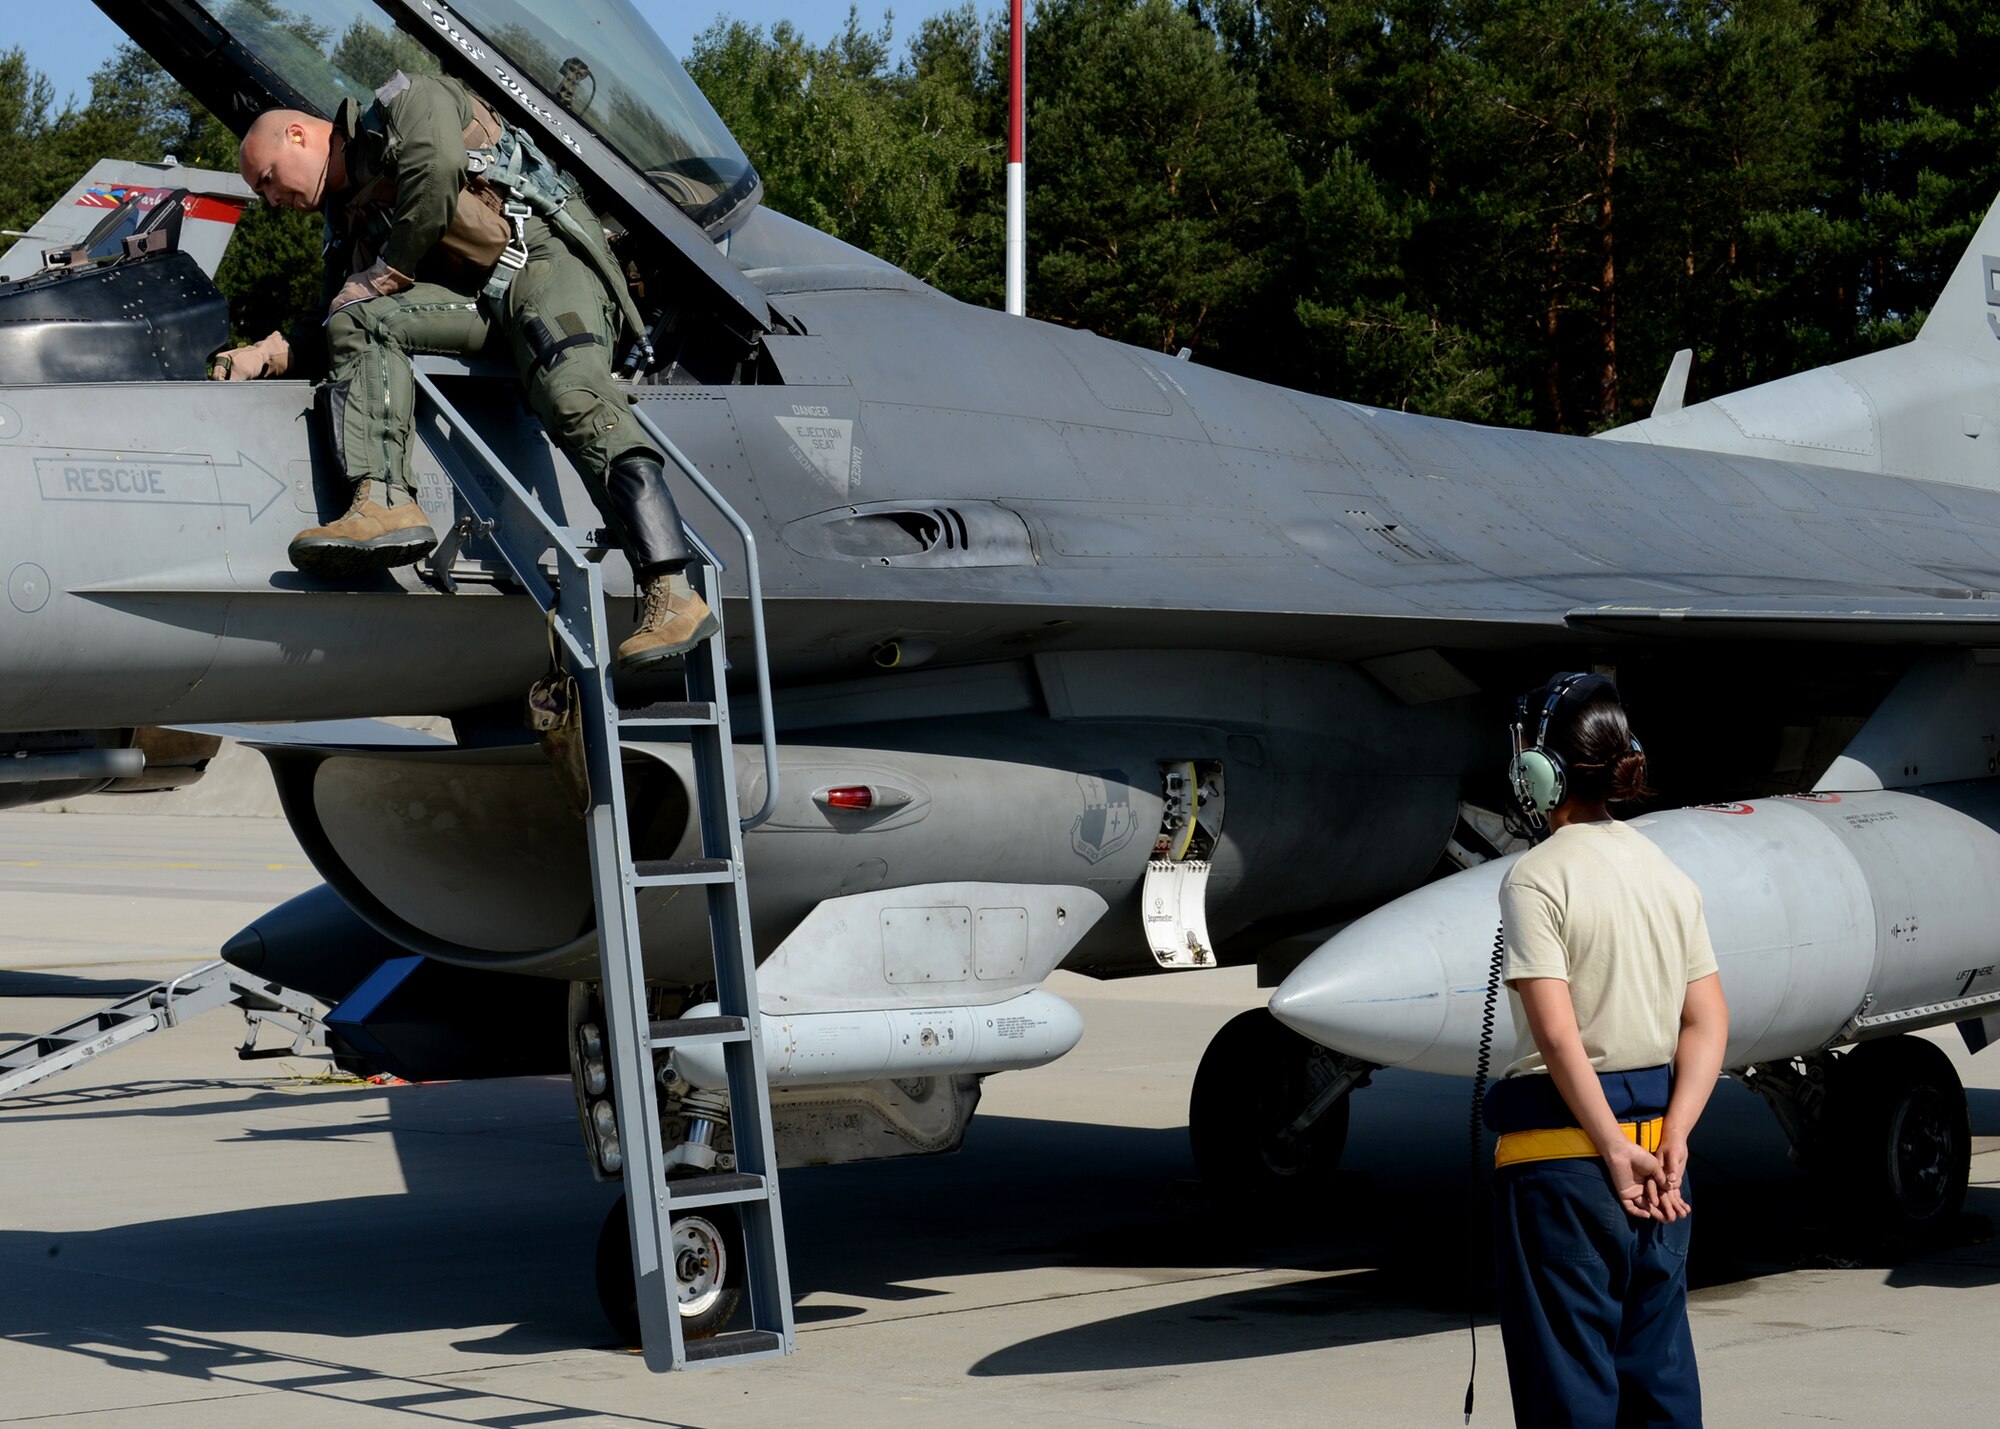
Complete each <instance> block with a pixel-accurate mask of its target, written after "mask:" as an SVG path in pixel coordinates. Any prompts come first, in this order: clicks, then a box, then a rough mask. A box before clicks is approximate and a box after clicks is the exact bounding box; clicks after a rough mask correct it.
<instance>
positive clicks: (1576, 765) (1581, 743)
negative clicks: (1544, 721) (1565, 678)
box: [1548, 700, 1653, 804]
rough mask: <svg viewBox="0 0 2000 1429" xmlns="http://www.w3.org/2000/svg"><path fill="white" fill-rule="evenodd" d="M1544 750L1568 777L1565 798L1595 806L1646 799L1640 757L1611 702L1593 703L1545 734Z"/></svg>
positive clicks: (1649, 794)
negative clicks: (1546, 747)
mask: <svg viewBox="0 0 2000 1429" xmlns="http://www.w3.org/2000/svg"><path fill="white" fill-rule="evenodd" d="M1548 742H1549V744H1550V745H1551V746H1553V747H1554V748H1555V750H1556V752H1557V753H1559V754H1561V755H1562V757H1563V764H1564V765H1565V767H1567V769H1568V771H1569V793H1570V794H1571V795H1572V796H1574V797H1576V798H1579V799H1584V800H1587V801H1589V802H1592V803H1595V802H1597V801H1598V800H1600V799H1602V800H1604V801H1606V802H1608V803H1613V804H1629V803H1633V802H1636V801H1638V800H1641V799H1650V798H1652V796H1653V790H1652V789H1651V787H1650V786H1648V784H1647V783H1646V755H1645V752H1644V751H1643V750H1641V749H1639V748H1638V747H1637V741H1636V740H1634V739H1633V738H1632V727H1631V725H1629V724H1627V723H1626V721H1625V709H1624V707H1623V706H1622V705H1620V704H1619V703H1618V702H1617V701H1616V700H1593V701H1592V702H1591V703H1589V704H1587V705H1584V706H1583V707H1582V708H1581V709H1579V710H1577V711H1576V712H1575V713H1574V714H1572V715H1571V716H1570V718H1568V719H1567V720H1560V721H1559V722H1558V723H1556V724H1555V726H1554V727H1552V728H1551V729H1550V730H1549V740H1548Z"/></svg>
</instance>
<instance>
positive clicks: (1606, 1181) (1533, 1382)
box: [1493, 1156, 1701, 1429]
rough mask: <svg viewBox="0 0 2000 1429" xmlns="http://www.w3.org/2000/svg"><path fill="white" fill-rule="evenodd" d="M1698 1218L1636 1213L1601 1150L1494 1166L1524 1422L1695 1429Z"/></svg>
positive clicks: (1511, 1370)
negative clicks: (1692, 1269) (1692, 1307)
mask: <svg viewBox="0 0 2000 1429" xmlns="http://www.w3.org/2000/svg"><path fill="white" fill-rule="evenodd" d="M1681 1194H1682V1195H1683V1196H1685V1195H1686V1194H1687V1183H1686V1182H1685V1181H1683V1182H1682V1185H1681ZM1690 1204H1692V1201H1690ZM1692 1225H1693V1217H1691V1216H1689V1217H1683V1218H1682V1219H1681V1220H1678V1221H1676V1222H1674V1223H1673V1224H1672V1225H1662V1224H1660V1223H1659V1222H1658V1221H1640V1220H1634V1219H1633V1218H1632V1217H1631V1216H1629V1215H1627V1214H1626V1213H1625V1210H1624V1208H1623V1207H1622V1206H1620V1205H1619V1203H1618V1196H1617V1193H1616V1192H1614V1191H1613V1190H1612V1189H1611V1178H1610V1176H1609V1175H1608V1174H1607V1173H1606V1171H1605V1168H1604V1163H1603V1162H1602V1161H1600V1160H1598V1159H1597V1158H1596V1157H1594V1156H1590V1157H1568V1158H1564V1159H1562V1160H1556V1161H1531V1162H1527V1163H1524V1164H1521V1165H1517V1166H1507V1167H1503V1168H1502V1169H1500V1170H1499V1171H1497V1172H1495V1173H1494V1184H1493V1254H1494V1260H1495V1262H1496V1265H1497V1269H1498V1273H1499V1291H1500V1338H1501V1341H1502V1343H1503V1344H1504V1345H1505V1347H1506V1350H1507V1377H1508V1380H1509V1381H1510V1383H1511V1386H1512V1389H1513V1395H1514V1422H1515V1423H1516V1424H1517V1425H1522V1426H1531V1429H1572V1426H1573V1429H1637V1426H1642V1425H1643V1426H1647V1429H1656V1426H1659V1427H1660V1429H1663V1426H1673V1429H1698V1426H1699V1425H1700V1424H1701V1382H1700V1379H1699V1378H1698V1376H1697V1374H1696V1372H1695V1363H1694V1341H1693V1339H1692V1338H1691V1336H1690V1335H1689V1333H1688V1318H1687V1253H1688V1235H1689V1230H1690V1228H1691V1227H1692Z"/></svg>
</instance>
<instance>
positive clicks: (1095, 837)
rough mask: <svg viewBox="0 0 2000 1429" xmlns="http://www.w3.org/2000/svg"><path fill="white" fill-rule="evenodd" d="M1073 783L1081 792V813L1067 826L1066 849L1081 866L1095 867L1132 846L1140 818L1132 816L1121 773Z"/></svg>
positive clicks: (1112, 771) (1106, 773)
mask: <svg viewBox="0 0 2000 1429" xmlns="http://www.w3.org/2000/svg"><path fill="white" fill-rule="evenodd" d="M1076 782H1077V787H1078V788H1080V789H1081V790H1082V791H1083V811H1082V812H1081V813H1079V814H1078V815H1077V816H1076V822H1075V823H1074V824H1072V825H1070V830H1069V846H1070V847H1071V848H1072V849H1074V850H1075V851H1076V853H1077V856H1078V857H1079V858H1081V859H1083V860H1084V862H1086V863H1098V862H1100V861H1102V860H1104V859H1107V858H1109V857H1111V855H1112V854H1114V853H1116V852H1118V850H1120V849H1121V848H1123V847H1125V845H1126V844H1128V843H1130V842H1132V835H1133V833H1134V832H1135V831H1136V830H1137V829H1138V827H1139V816H1138V815H1137V814H1135V813H1133V812H1132V801H1131V797H1130V795H1131V790H1130V789H1129V788H1128V787H1127V786H1126V782H1125V774H1124V771H1123V770H1118V769H1107V770H1105V771H1104V772H1103V773H1102V774H1079V775H1077V776H1076Z"/></svg>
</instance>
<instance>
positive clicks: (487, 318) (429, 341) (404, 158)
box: [294, 75, 659, 524]
mask: <svg viewBox="0 0 2000 1429" xmlns="http://www.w3.org/2000/svg"><path fill="white" fill-rule="evenodd" d="M481 107H482V108H483V106H481ZM485 112H486V113H487V114H488V115H489V116H490V113H491V111H485ZM477 119H478V111H477V110H476V109H475V105H474V101H473V99H472V98H471V96H470V95H469V94H468V92H467V91H466V90H465V88H464V87H463V86H462V85H460V84H458V83H457V82H456V81H455V80H451V79H445V78H441V77H438V76H433V75H417V76H409V77H406V76H400V75H399V76H398V77H397V79H396V80H395V81H394V82H392V83H391V84H390V85H387V86H384V88H383V89H382V90H381V91H379V92H378V96H377V98H376V100H375V102H374V103H373V104H371V105H369V106H368V108H367V109H366V110H365V111H364V110H362V109H360V107H359V106H358V105H356V104H355V103H354V102H353V101H349V102H348V103H346V104H344V105H342V106H341V110H340V112H339V114H338V115H337V116H336V117H335V121H334V122H335V126H336V130H337V131H338V132H337V136H336V140H335V142H337V143H341V142H344V144H345V150H344V154H343V158H344V161H345V164H346V168H347V178H348V182H347V185H346V187H345V188H344V189H343V190H342V191H341V192H340V193H337V194H331V195H329V197H328V199H327V203H326V218H327V226H328V231H329V238H330V240H331V242H330V246H329V249H328V267H327V291H326V297H327V299H328V301H331V299H332V297H333V294H334V293H335V292H336V291H338V289H339V287H340V285H341V284H342V282H344V281H345V279H346V278H347V277H348V276H349V275H350V274H354V273H359V272H361V271H362V270H364V269H366V268H368V267H369V266H370V265H371V264H373V263H375V262H376V261H377V260H378V259H380V260H383V261H386V262H387V263H388V265H389V266H390V267H391V268H393V269H395V270H397V271H398V272H400V273H403V274H406V275H408V276H410V277H412V278H414V279H416V282H415V285H414V286H412V287H410V288H407V289H405V290H403V291H402V292H399V293H395V294H393V295H390V296H386V297H374V298H368V299H366V300H364V301H361V302H356V303H350V304H348V305H347V306H345V307H342V308H341V309H340V310H339V311H337V312H335V313H334V314H333V315H332V316H331V317H330V318H328V319H327V321H326V325H325V340H326V351H327V357H328V361H329V365H330V366H329V372H328V377H329V381H328V386H327V393H328V406H329V413H328V415H329V419H330V426H331V429H332V432H333V439H334V444H335V449H336V452H337V454H338V456H339V458H340V461H341V464H342V465H343V467H344V468H345V469H346V472H347V475H348V476H349V477H350V478H351V479H353V480H355V481H368V482H373V483H377V484H378V485H377V487H376V490H375V493H374V494H375V499H376V500H377V501H380V502H381V503H382V504H383V505H385V506H393V505H397V504H401V503H402V502H406V501H414V500H415V499H416V496H415V493H416V483H415V479H414V477H413V476H412V475H411V471H410V441H411V437H412V426H413V423H414V414H415V401H416V390H415V384H414V382H413V380H412V377H411V372H410V357H411V355H412V354H417V353H441V354H449V355H464V356H488V357H494V358H497V357H499V356H501V354H502V353H503V352H504V353H505V354H506V355H507V356H508V357H510V358H511V359H512V361H513V363H514V365H515V367H516V369H517V370H518V371H519V372H520V373H521V376H522V380H523V382H524V383H525V384H526V387H527V395H528V404H529V406H530V407H531V408H532V409H533V410H534V412H535V415H536V416H538V417H540V418H541V420H542V423H543V425H544V426H545V427H547V429H548V431H549V434H550V436H551V437H553V438H554V439H555V442H556V444H557V445H558V446H560V447H561V448H562V449H563V451H564V452H566V453H567V454H568V455H569V457H570V459H571V460H572V461H573V462H574V463H575V465H576V467H577V469H578V471H579V472H581V474H582V475H583V477H584V480H585V483H586V484H587V485H588V486H589V488H590V491H591V495H592V497H593V499H595V500H596V502H597V504H598V506H599V508H600V509H601V510H605V511H606V512H607V513H613V512H614V508H615V506H616V503H615V502H613V501H611V500H609V499H607V495H606V491H605V476H606V473H607V471H608V470H609V468H610V467H611V464H612V463H613V462H616V461H618V460H619V459H620V458H622V457H625V456H628V455H631V454H633V453H642V454H645V455H647V456H650V457H652V458H653V459H654V460H658V459H659V452H658V451H657V449H656V448H655V447H654V445H653V444H652V443H651V442H650V441H649V440H648V439H647V437H646V435H645V433H644V432H643V430H642V429H641V428H640V427H639V425H638V423H637V422H636V421H635V420H634V419H633V417H632V414H631V412H630V411H629V410H628V408H629V406H630V401H629V399H628V398H627V396H626V394H625V393H624V392H623V391H622V390H621V389H620V388H619V386H618V383H617V381H616V379H614V378H613V376H612V373H611V359H612V354H613V351H614V346H615V343H616V341H617V335H618V327H619V324H618V310H617V307H616V306H615V304H614V302H613V299H612V297H611V295H610V294H609V293H608V292H607V291H606V290H605V285H604V280H603V279H602V278H601V277H600V276H599V274H598V271H597V269H596V268H594V267H593V266H592V265H591V264H590V263H588V262H587V261H585V259H584V258H583V257H582V256H580V255H579V254H578V253H576V252H575V251H574V250H573V249H572V247H571V245H570V243H569V241H568V240H566V239H565V238H563V237H562V236H561V235H559V234H557V233H555V232H554V231H553V230H552V229H551V228H550V227H549V225H548V224H547V223H545V222H544V221H543V220H542V219H541V218H539V217H536V218H530V219H529V220H528V221H527V238H528V262H527V266H526V267H524V268H523V269H521V271H520V272H519V273H517V274H516V275H515V277H514V281H513V282H512V283H511V284H509V285H508V288H507V291H506V295H505V297H504V298H503V299H502V301H501V302H500V303H499V305H498V306H499V311H497V312H494V311H489V305H488V304H487V303H486V302H485V301H484V300H482V299H481V297H480V289H481V288H482V286H483V285H484V283H485V281H486V277H487V273H488V272H490V271H491V260H490V258H487V259H486V261H484V262H481V261H480V260H481V259H482V258H485V253H484V252H482V251H481V247H480V245H481V242H482V239H481V237H480V234H481V232H482V231H490V230H492V229H493V228H494V226H495V225H496V224H497V225H498V228H499V231H501V232H502V233H504V232H505V224H504V221H501V220H499V219H498V218H497V215H493V214H491V213H490V211H489V213H486V214H478V213H474V212H471V211H469V210H467V206H468V205H471V204H474V203H477V202H478V199H476V198H475V197H474V195H473V194H472V193H471V192H470V191H468V190H467V187H466V184H467V178H466V159H465V155H466V147H467V137H468V135H469V134H471V133H474V132H476V124H477ZM462 210H463V211H462ZM569 210H570V211H571V212H572V213H574V214H576V216H577V218H578V219H579V221H580V222H581V223H583V224H584V225H586V226H587V227H588V226H593V225H596V223H597V220H596V218H595V216H594V215H592V214H591V213H590V212H589V211H588V209H586V208H585V207H584V206H583V203H582V201H581V200H580V199H571V200H570V203H569ZM482 226H483V227H482ZM468 233H470V234H471V236H470V237H469V238H468V237H467V236H466V235H467V234H468ZM488 251H490V250H488ZM298 348H299V344H297V343H295V344H294V350H295V351H297V350H298ZM613 519H614V521H615V520H616V515H615V514H613ZM620 524H623V523H620Z"/></svg>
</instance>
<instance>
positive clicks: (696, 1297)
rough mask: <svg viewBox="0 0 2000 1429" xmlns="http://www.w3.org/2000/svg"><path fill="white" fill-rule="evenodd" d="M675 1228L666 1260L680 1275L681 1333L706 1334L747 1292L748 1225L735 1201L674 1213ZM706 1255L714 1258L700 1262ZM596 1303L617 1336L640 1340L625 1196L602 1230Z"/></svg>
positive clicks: (715, 1328)
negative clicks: (745, 1227)
mask: <svg viewBox="0 0 2000 1429" xmlns="http://www.w3.org/2000/svg"><path fill="white" fill-rule="evenodd" d="M673 1234H674V1241H675V1244H674V1245H673V1246H672V1247H670V1248H669V1250H668V1254H667V1263H668V1265H669V1267H671V1268H672V1269H673V1270H674V1272H675V1274H676V1277H677V1278H678V1279H679V1281H680V1288H679V1293H680V1298H681V1335H682V1337H683V1338H685V1339H690V1340H703V1339H707V1338H708V1337H709V1336H710V1335H713V1334H715V1333H716V1332H718V1331H719V1330H721V1329H722V1327H723V1326H724V1325H726V1324H728V1323H729V1317H730V1316H731V1315H734V1314H735V1313H736V1305H737V1302H738V1301H740V1300H741V1299H742V1298H743V1271H744V1264H743V1226H742V1223H741V1222H740V1221H739V1220H738V1219H737V1215H736V1208H735V1207H734V1206H706V1207H703V1208H702V1209H701V1210H698V1211H688V1212H686V1213H685V1214H683V1215H678V1216H675V1217H674V1219H673ZM717 1251H719V1252H720V1254H719V1256H716V1254H715V1253H716V1252H717ZM703 1257H715V1259H712V1260H710V1261H709V1262H708V1264H707V1265H706V1266H701V1265H698V1264H697V1263H696V1262H697V1261H699V1260H701V1259H702V1258H703ZM717 1259H719V1261H720V1264H719V1265H717V1264H715V1260H717ZM597 1303H598V1304H599V1305H600V1306H601V1307H603V1310H604V1318H605V1319H607V1320H609V1321H610V1322H611V1328H612V1331H613V1332H614V1333H615V1334H616V1335H617V1336H618V1342H619V1343H620V1344H623V1345H632V1346H637V1345H638V1344H639V1341H640V1334H639V1297H638V1293H637V1291H636V1290H635V1289H634V1288H633V1284H632V1226H631V1222H629V1221H628V1220H627V1219H626V1218H625V1198H624V1197H623V1196H620V1197H619V1198H618V1199H617V1201H616V1202H615V1203H613V1205H612V1207H611V1210H610V1213H609V1214H607V1215H606V1216H605V1217H604V1225H603V1227H602V1229H600V1230H599V1231H598V1233H597Z"/></svg>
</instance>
